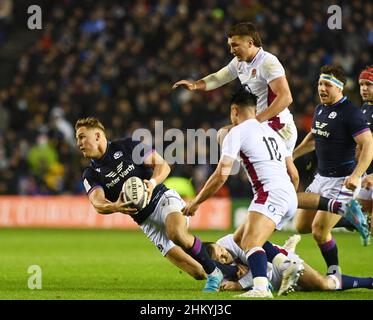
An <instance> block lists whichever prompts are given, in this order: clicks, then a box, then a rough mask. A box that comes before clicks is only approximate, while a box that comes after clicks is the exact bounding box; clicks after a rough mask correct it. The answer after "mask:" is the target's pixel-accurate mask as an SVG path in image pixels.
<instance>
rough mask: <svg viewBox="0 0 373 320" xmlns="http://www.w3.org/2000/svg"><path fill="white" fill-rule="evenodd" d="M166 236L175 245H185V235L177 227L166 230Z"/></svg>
mask: <svg viewBox="0 0 373 320" xmlns="http://www.w3.org/2000/svg"><path fill="white" fill-rule="evenodd" d="M167 236H168V238H169V239H170V240H171V241H172V242H173V243H175V244H176V245H178V246H180V247H182V248H184V247H185V246H186V245H187V235H186V234H185V232H183V231H181V230H178V229H171V230H167Z"/></svg>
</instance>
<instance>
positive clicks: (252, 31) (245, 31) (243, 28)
mask: <svg viewBox="0 0 373 320" xmlns="http://www.w3.org/2000/svg"><path fill="white" fill-rule="evenodd" d="M233 36H250V37H251V38H252V39H253V42H254V46H256V47H261V46H262V40H261V39H260V36H259V33H258V32H257V31H256V28H255V25H254V24H252V23H251V22H241V23H238V24H235V25H234V26H232V27H231V28H230V29H229V31H228V38H231V37H233Z"/></svg>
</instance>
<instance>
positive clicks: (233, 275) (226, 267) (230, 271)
mask: <svg viewBox="0 0 373 320" xmlns="http://www.w3.org/2000/svg"><path fill="white" fill-rule="evenodd" d="M215 263H216V266H217V267H218V268H219V269H220V271H221V272H222V273H223V275H224V279H226V280H230V281H235V280H237V271H238V267H237V266H232V265H230V264H222V263H220V262H218V261H215Z"/></svg>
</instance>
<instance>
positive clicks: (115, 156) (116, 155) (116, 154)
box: [114, 151, 123, 160]
mask: <svg viewBox="0 0 373 320" xmlns="http://www.w3.org/2000/svg"><path fill="white" fill-rule="evenodd" d="M121 156H123V152H122V151H117V152H115V153H114V159H115V160H117V159H119V158H120V157H121Z"/></svg>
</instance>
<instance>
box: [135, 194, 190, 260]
mask: <svg viewBox="0 0 373 320" xmlns="http://www.w3.org/2000/svg"><path fill="white" fill-rule="evenodd" d="M184 207H185V201H184V200H183V199H181V197H180V195H179V194H178V193H177V192H176V191H175V190H172V189H171V190H167V191H166V192H165V193H164V194H163V195H162V197H161V198H160V199H159V201H158V204H157V206H156V207H155V210H154V211H153V213H152V214H151V215H150V216H149V217H148V218H147V219H146V220H145V221H144V222H143V223H142V224H141V225H140V228H141V229H142V231H143V232H144V233H145V235H146V236H147V237H148V238H149V240H150V241H151V242H153V243H154V244H155V246H156V247H157V248H158V249H159V251H161V253H162V255H163V256H165V255H166V254H167V253H168V251H170V250H171V249H172V248H173V247H174V246H175V244H174V243H173V242H172V241H171V240H170V239H168V237H167V234H166V225H165V223H166V218H167V216H168V215H169V214H170V213H172V212H180V214H182V213H181V210H182V209H183V208H184ZM188 222H189V219H188V218H187V217H185V223H186V224H187V225H188Z"/></svg>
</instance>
